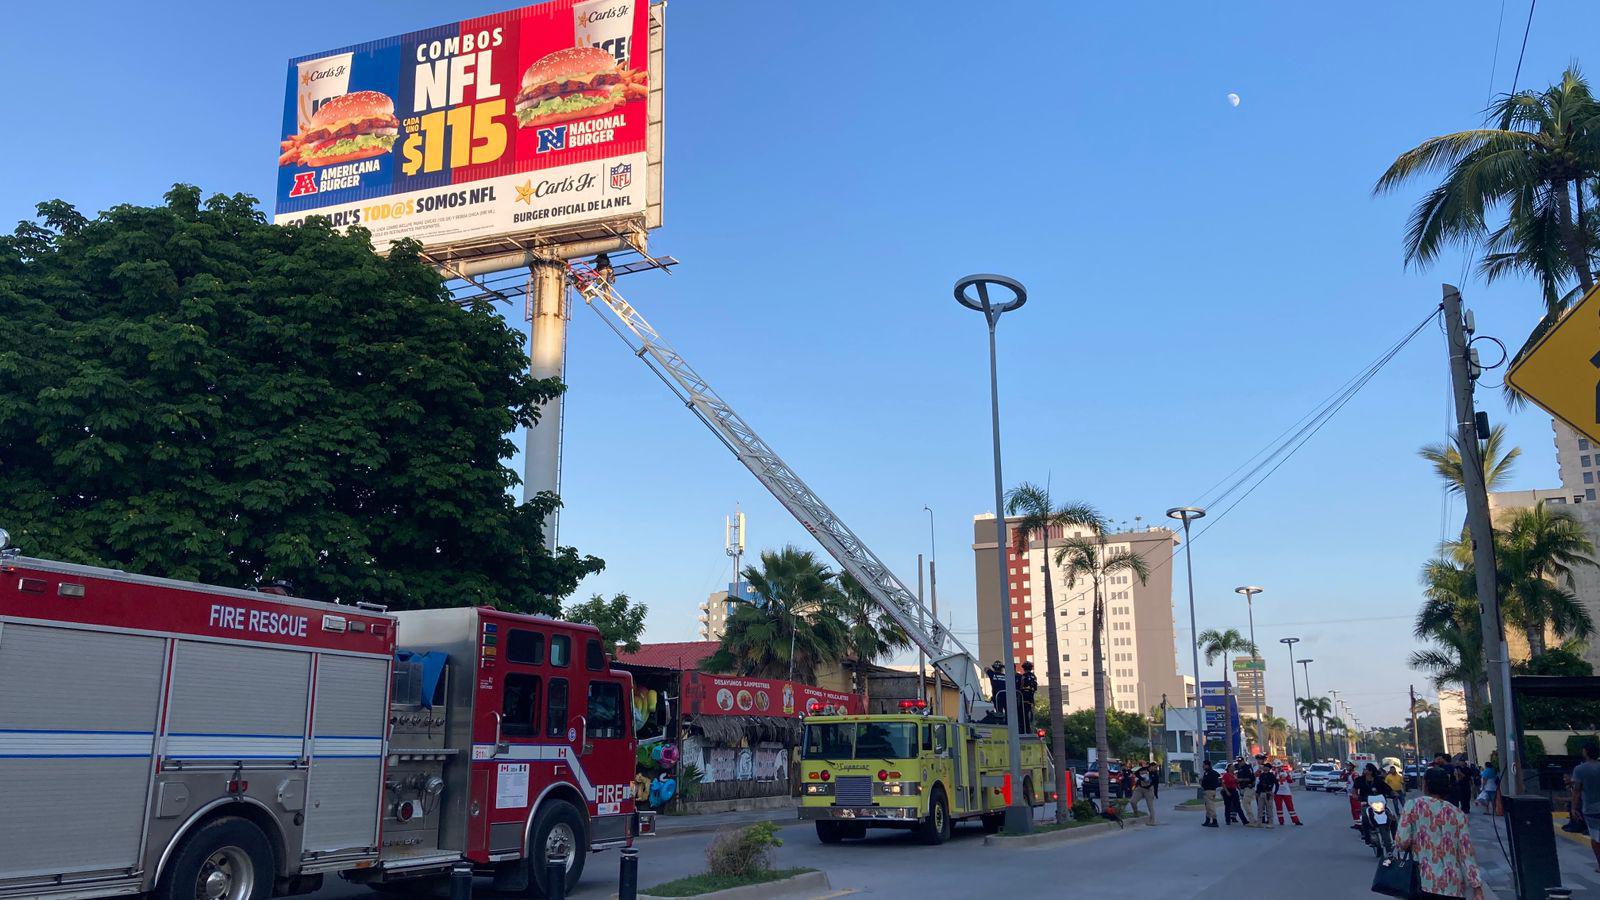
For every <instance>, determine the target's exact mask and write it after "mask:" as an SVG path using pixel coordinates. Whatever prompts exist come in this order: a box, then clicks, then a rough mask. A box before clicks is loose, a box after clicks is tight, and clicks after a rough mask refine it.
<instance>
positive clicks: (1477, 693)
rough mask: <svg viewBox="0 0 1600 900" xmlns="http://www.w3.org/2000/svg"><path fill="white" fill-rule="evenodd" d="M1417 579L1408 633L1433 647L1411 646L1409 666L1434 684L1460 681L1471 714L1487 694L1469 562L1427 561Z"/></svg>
mask: <svg viewBox="0 0 1600 900" xmlns="http://www.w3.org/2000/svg"><path fill="white" fill-rule="evenodd" d="M1447 549H1448V548H1447ZM1422 584H1423V596H1424V600H1423V603H1422V608H1421V609H1420V610H1418V611H1417V620H1416V625H1415V627H1414V628H1413V629H1412V633H1413V634H1414V635H1415V636H1416V637H1417V638H1418V639H1419V640H1425V641H1431V642H1432V643H1433V644H1434V645H1435V646H1433V647H1430V648H1427V649H1424V650H1417V651H1414V652H1413V653H1412V654H1411V667H1412V668H1414V669H1421V670H1423V671H1426V672H1428V673H1430V674H1431V675H1432V677H1433V683H1434V686H1435V687H1443V686H1445V685H1446V684H1450V683H1458V684H1460V685H1461V689H1462V696H1463V698H1464V699H1465V700H1466V706H1467V712H1468V715H1469V716H1474V717H1475V716H1476V715H1477V714H1478V712H1479V710H1481V709H1482V707H1483V704H1484V702H1485V700H1486V698H1487V697H1488V682H1487V677H1488V676H1487V672H1486V671H1485V670H1484V666H1483V639H1482V630H1481V622H1480V620H1479V617H1478V614H1479V610H1478V582H1477V578H1476V576H1475V575H1474V574H1473V568H1472V564H1471V563H1470V562H1460V561H1458V560H1454V559H1445V558H1442V557H1441V558H1438V559H1433V560H1430V561H1429V562H1428V563H1427V564H1426V565H1424V566H1423V567H1422Z"/></svg>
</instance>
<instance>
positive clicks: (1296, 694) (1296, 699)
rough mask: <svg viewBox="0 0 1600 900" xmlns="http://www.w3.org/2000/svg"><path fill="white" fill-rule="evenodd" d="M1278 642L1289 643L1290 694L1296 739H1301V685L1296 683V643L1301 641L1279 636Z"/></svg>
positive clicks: (1295, 638)
mask: <svg viewBox="0 0 1600 900" xmlns="http://www.w3.org/2000/svg"><path fill="white" fill-rule="evenodd" d="M1278 643H1280V644H1288V645H1289V696H1290V697H1292V698H1293V704H1294V730H1295V732H1296V735H1295V740H1299V739H1300V737H1299V734H1298V732H1299V731H1300V686H1299V685H1297V684H1296V683H1295V677H1294V645H1295V644H1298V643H1300V639H1299V638H1297V637H1286V638H1278Z"/></svg>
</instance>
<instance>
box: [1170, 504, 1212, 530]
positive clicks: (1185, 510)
mask: <svg viewBox="0 0 1600 900" xmlns="http://www.w3.org/2000/svg"><path fill="white" fill-rule="evenodd" d="M1205 517H1206V511H1205V510H1204V509H1201V508H1200V507H1198V506H1174V507H1173V508H1171V509H1169V510H1167V518H1169V519H1182V520H1183V524H1185V525H1188V524H1189V523H1190V522H1193V521H1194V520H1195V519H1204V518H1205Z"/></svg>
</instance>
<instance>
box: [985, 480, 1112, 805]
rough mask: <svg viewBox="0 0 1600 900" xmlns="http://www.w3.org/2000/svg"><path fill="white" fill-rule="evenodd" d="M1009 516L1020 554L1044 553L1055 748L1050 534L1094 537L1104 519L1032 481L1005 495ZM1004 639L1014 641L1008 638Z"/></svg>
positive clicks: (1057, 688)
mask: <svg viewBox="0 0 1600 900" xmlns="http://www.w3.org/2000/svg"><path fill="white" fill-rule="evenodd" d="M1006 514H1007V515H1010V516H1016V517H1019V518H1018V521H1017V526H1016V527H1017V545H1018V552H1020V553H1026V552H1027V550H1028V547H1029V545H1030V544H1031V543H1032V542H1033V541H1034V540H1035V539H1037V540H1038V541H1039V542H1040V544H1041V545H1042V549H1043V550H1044V568H1045V572H1044V646H1045V667H1044V668H1045V687H1046V695H1047V697H1048V698H1049V701H1050V702H1049V716H1050V719H1049V721H1050V735H1051V740H1052V741H1053V742H1054V744H1055V746H1058V747H1059V746H1061V745H1062V743H1063V741H1065V740H1066V738H1065V737H1064V736H1063V735H1064V734H1065V729H1066V722H1065V720H1064V719H1063V714H1062V707H1063V706H1065V705H1066V698H1065V697H1064V696H1063V694H1062V691H1061V646H1060V635H1059V634H1058V631H1059V629H1058V628H1057V626H1056V592H1055V580H1056V579H1055V573H1054V572H1052V571H1051V570H1050V565H1051V559H1050V532H1051V530H1052V529H1055V530H1059V531H1060V532H1061V533H1062V535H1063V537H1064V536H1065V535H1066V534H1067V532H1068V529H1072V528H1074V527H1077V528H1087V529H1089V530H1090V531H1091V532H1092V533H1094V534H1099V533H1101V532H1102V531H1104V530H1105V519H1104V517H1103V516H1101V515H1100V513H1099V511H1098V510H1096V509H1095V508H1094V507H1092V506H1089V505H1088V504H1085V503H1063V504H1060V505H1057V504H1056V503H1055V502H1054V501H1053V500H1051V499H1050V489H1049V488H1048V487H1040V486H1039V485H1036V484H1033V483H1032V482H1028V481H1024V482H1023V483H1021V484H1019V485H1017V486H1016V487H1014V488H1012V489H1011V490H1009V491H1007V492H1006ZM1003 640H1011V637H1010V636H1009V635H1007V636H1006V637H1005V638H1003ZM1066 778H1067V760H1066V758H1065V757H1064V756H1060V755H1057V757H1056V784H1065V783H1066ZM1071 818H1072V810H1071V809H1069V808H1068V807H1067V806H1066V804H1064V803H1058V804H1056V821H1057V822H1062V823H1065V822H1066V821H1068V820H1069V819H1071Z"/></svg>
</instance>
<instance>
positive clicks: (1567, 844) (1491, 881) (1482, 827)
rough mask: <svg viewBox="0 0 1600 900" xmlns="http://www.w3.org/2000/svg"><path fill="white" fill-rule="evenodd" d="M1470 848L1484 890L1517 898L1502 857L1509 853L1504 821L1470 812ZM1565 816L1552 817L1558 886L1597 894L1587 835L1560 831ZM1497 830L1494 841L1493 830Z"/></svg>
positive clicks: (1599, 887) (1599, 878)
mask: <svg viewBox="0 0 1600 900" xmlns="http://www.w3.org/2000/svg"><path fill="white" fill-rule="evenodd" d="M1468 821H1469V829H1468V830H1469V833H1470V834H1471V835H1472V849H1473V850H1474V851H1475V853H1476V855H1477V857H1478V871H1479V872H1480V873H1482V875H1483V883H1484V887H1486V888H1488V891H1486V893H1488V892H1493V893H1494V894H1496V895H1498V896H1499V897H1502V898H1511V897H1515V896H1516V895H1517V891H1516V887H1515V886H1514V885H1513V883H1512V878H1511V864H1510V863H1509V862H1508V861H1507V860H1506V854H1507V853H1509V852H1511V844H1510V838H1509V837H1508V836H1507V835H1506V823H1505V820H1504V819H1499V818H1496V817H1495V816H1488V815H1484V814H1483V813H1481V812H1478V811H1477V810H1474V811H1473V813H1472V815H1471V816H1470V817H1469V818H1468ZM1566 821H1567V819H1566V815H1565V814H1561V815H1558V816H1557V817H1556V820H1555V829H1556V863H1557V864H1558V865H1559V866H1560V867H1561V883H1562V885H1564V886H1566V887H1570V888H1576V889H1578V890H1584V891H1590V892H1600V873H1597V872H1596V871H1595V859H1594V853H1593V852H1591V851H1590V849H1589V838H1588V836H1587V835H1581V834H1570V833H1568V832H1565V831H1562V830H1561V826H1562V825H1565V824H1566ZM1497 829H1498V832H1499V833H1498V839H1497V838H1496V830H1497Z"/></svg>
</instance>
